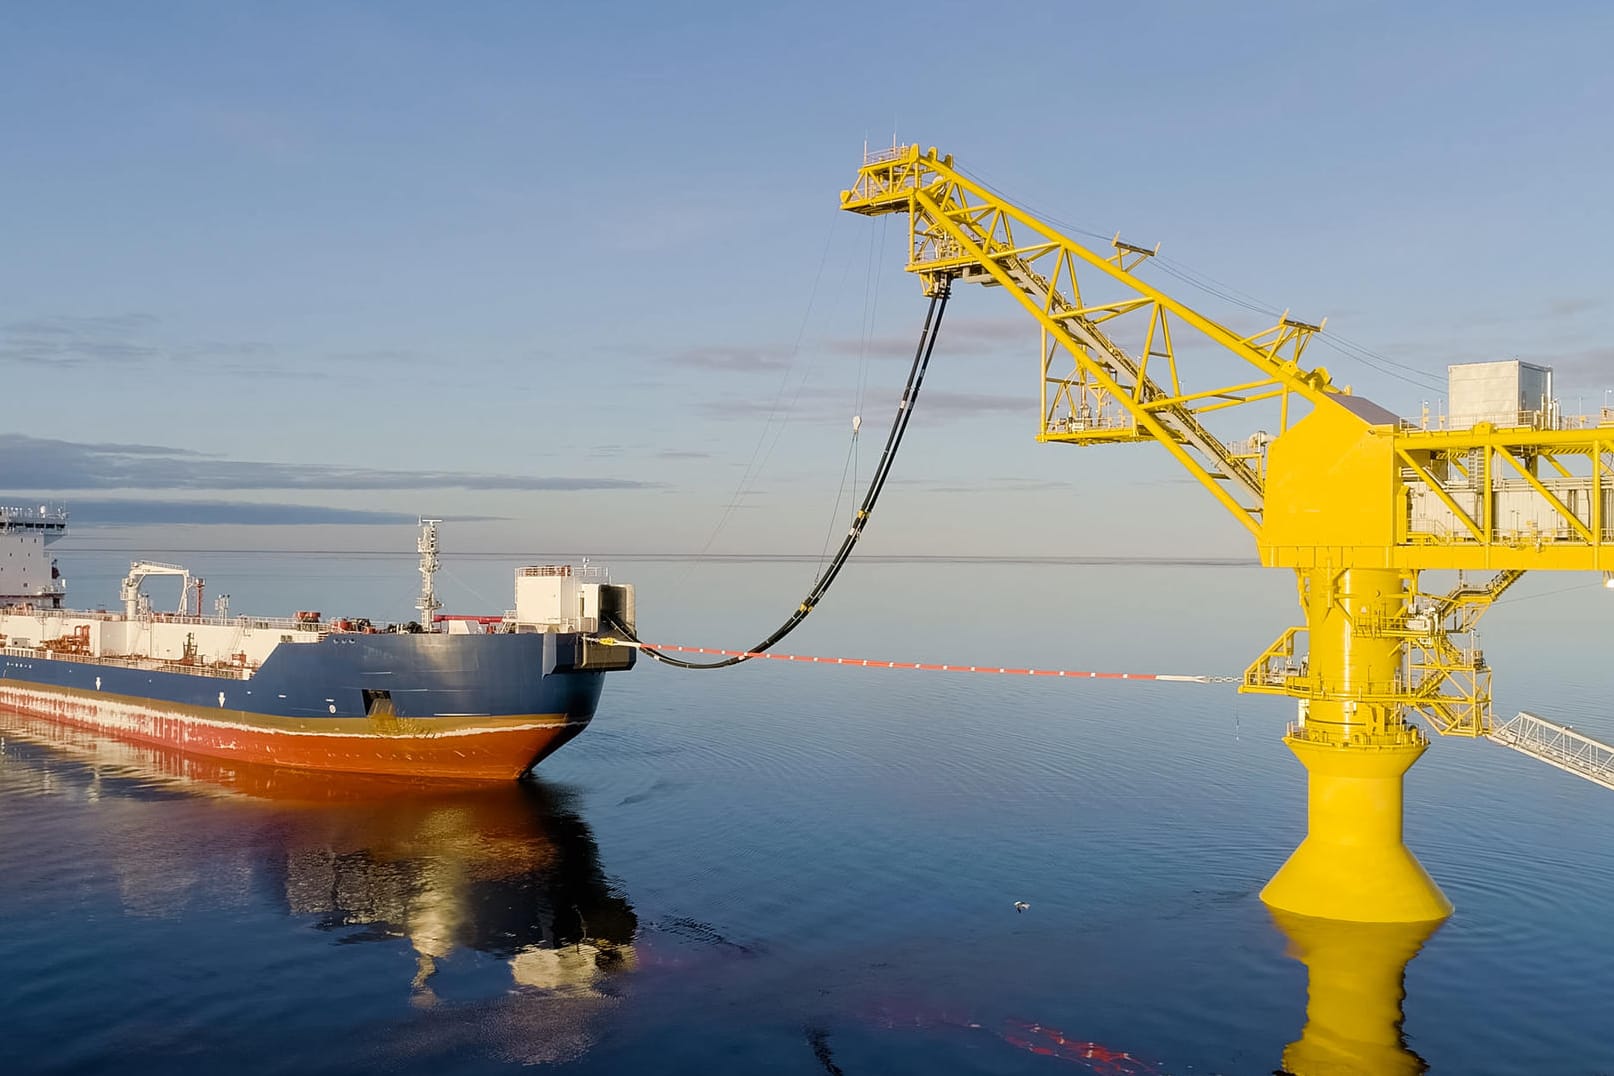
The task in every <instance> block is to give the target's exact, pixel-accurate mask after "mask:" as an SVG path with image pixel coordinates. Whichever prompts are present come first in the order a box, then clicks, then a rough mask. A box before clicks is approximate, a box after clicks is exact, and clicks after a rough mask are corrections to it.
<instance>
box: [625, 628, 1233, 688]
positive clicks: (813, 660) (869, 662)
mask: <svg viewBox="0 0 1614 1076" xmlns="http://www.w3.org/2000/svg"><path fill="white" fill-rule="evenodd" d="M597 641H598V642H601V643H604V644H605V645H607V646H634V647H639V648H641V649H644V650H657V651H665V652H667V653H674V654H708V655H711V656H713V657H722V658H752V659H766V660H768V661H795V662H802V663H805V664H808V665H855V666H858V667H859V668H864V669H912V670H915V671H918V672H957V673H990V674H992V675H993V676H1063V677H1068V678H1071V679H1076V680H1165V681H1170V682H1172V683H1179V684H1235V683H1237V682H1238V680H1239V678H1238V677H1236V676H1181V675H1173V674H1171V673H1126V672H1088V671H1084V670H1077V669H1010V668H1006V667H1002V666H997V665H937V664H934V663H931V662H922V661H877V660H875V659H873V658H824V657H813V656H811V655H808V654H773V653H768V652H766V651H755V650H719V649H717V648H716V647H710V646H674V645H672V644H669V643H647V642H637V643H635V642H629V641H628V640H626V639H617V638H614V637H611V636H601V637H600V638H599V639H598V640H597Z"/></svg>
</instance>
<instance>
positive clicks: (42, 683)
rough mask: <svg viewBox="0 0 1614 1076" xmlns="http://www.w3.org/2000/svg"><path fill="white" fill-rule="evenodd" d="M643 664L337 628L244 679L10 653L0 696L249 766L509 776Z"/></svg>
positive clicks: (617, 656)
mask: <svg viewBox="0 0 1614 1076" xmlns="http://www.w3.org/2000/svg"><path fill="white" fill-rule="evenodd" d="M636 657H637V654H636V653H635V652H634V651H632V650H624V649H614V650H611V649H606V648H602V647H599V646H598V644H592V643H590V642H589V641H588V640H586V639H585V638H584V637H583V636H581V635H577V634H554V633H506V634H489V635H457V634H435V633H433V634H402V633H399V634H393V633H378V634H368V633H364V634H361V633H332V634H329V635H326V636H324V637H323V638H321V639H320V640H319V641H318V642H313V643H282V644H281V645H280V646H278V647H276V648H275V650H274V651H273V652H272V653H271V654H270V655H269V657H268V658H267V659H265V661H264V662H263V664H262V665H261V666H260V667H259V668H258V669H257V670H256V671H255V672H254V673H253V674H252V675H251V676H250V678H248V679H241V678H240V676H239V674H237V673H236V672H234V671H233V670H228V669H225V670H218V671H217V672H206V671H203V670H200V669H198V670H196V671H165V670H162V669H151V668H133V667H129V666H128V665H127V664H123V663H114V662H103V661H98V660H95V659H91V658H87V657H81V656H74V655H66V654H54V655H47V654H45V653H43V652H37V653H32V654H28V655H26V656H20V655H19V653H18V652H17V651H15V650H12V651H10V652H8V653H0V705H5V706H9V707H12V708H14V709H18V710H21V711H23V712H27V713H34V714H38V715H40V716H44V717H52V718H56V719H59V720H62V721H66V722H68V723H72V724H77V725H84V726H87V727H92V728H97V729H102V730H104V731H107V732H110V733H112V734H114V735H120V736H124V737H127V738H132V739H135V740H140V741H144V742H151V743H159V744H164V745H167V746H174V747H179V748H181V749H183V750H190V751H195V752H197V753H201V754H209V755H214V756H221V757H230V758H239V759H242V760H247V761H255V762H268V763H271V764H276V765H290V766H299V767H304V768H313V769H341V770H355V771H362V772H385V773H405V774H416V775H426V776H436V777H475V778H479V779H484V778H490V777H501V778H509V777H514V776H519V775H520V774H521V773H524V772H525V771H526V770H527V769H529V768H530V767H531V766H532V765H533V764H534V763H536V762H537V761H538V760H539V759H540V758H542V757H543V756H544V755H547V754H548V753H549V752H551V751H553V750H554V749H555V748H556V747H559V746H560V744H562V743H564V742H565V741H566V740H569V739H571V738H572V737H573V736H575V735H576V734H577V733H578V732H581V731H582V729H583V728H584V727H585V726H586V725H587V724H588V722H589V721H590V720H591V719H592V718H593V716H594V711H595V707H596V706H597V704H598V702H599V698H600V691H601V688H602V687H603V682H604V677H605V672H606V671H607V670H608V669H610V670H614V669H624V668H628V667H631V666H632V664H633V662H634V659H635V658H636Z"/></svg>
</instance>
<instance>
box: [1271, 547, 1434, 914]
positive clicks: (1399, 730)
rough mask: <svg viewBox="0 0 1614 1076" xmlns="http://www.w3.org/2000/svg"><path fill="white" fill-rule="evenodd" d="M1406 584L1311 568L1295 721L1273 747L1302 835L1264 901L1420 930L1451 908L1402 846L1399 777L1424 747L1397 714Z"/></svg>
mask: <svg viewBox="0 0 1614 1076" xmlns="http://www.w3.org/2000/svg"><path fill="white" fill-rule="evenodd" d="M1410 582H1411V579H1410V577H1408V576H1406V575H1405V574H1403V573H1401V572H1397V571H1393V570H1375V569H1368V570H1363V569H1352V570H1346V571H1334V570H1331V569H1311V570H1308V571H1307V572H1306V573H1304V575H1303V578H1302V596H1303V601H1304V603H1305V608H1306V617H1307V625H1308V627H1309V629H1310V636H1311V651H1310V654H1309V655H1308V663H1309V667H1308V669H1307V673H1306V677H1307V681H1308V683H1309V686H1310V697H1309V698H1308V699H1307V700H1306V702H1305V703H1304V706H1305V709H1304V711H1303V712H1304V717H1303V719H1302V720H1301V721H1299V722H1297V723H1296V724H1295V725H1293V726H1291V727H1290V729H1289V734H1288V735H1287V736H1285V737H1284V742H1285V743H1286V744H1288V746H1289V749H1290V750H1291V751H1293V752H1294V753H1295V756H1296V757H1297V758H1299V759H1300V762H1301V764H1302V765H1304V766H1305V767H1306V774H1307V779H1308V782H1309V784H1310V792H1309V795H1308V810H1307V834H1306V839H1305V840H1304V841H1302V842H1301V844H1300V847H1299V848H1297V849H1295V851H1294V854H1293V855H1291V856H1290V857H1289V860H1288V862H1286V863H1285V864H1284V865H1283V866H1282V867H1281V868H1280V869H1279V870H1278V873H1277V874H1276V875H1274V876H1273V878H1272V881H1270V882H1268V883H1267V886H1266V888H1265V889H1263V890H1262V891H1261V899H1262V900H1263V901H1265V902H1266V903H1267V904H1268V905H1269V906H1271V907H1273V908H1276V909H1279V910H1281V911H1285V912H1291V913H1294V914H1297V915H1304V916H1311V917H1314V918H1318V919H1335V920H1345V921H1348V922H1354V923H1423V922H1429V921H1433V920H1441V919H1444V918H1446V917H1447V916H1448V915H1450V914H1451V911H1452V906H1451V902H1450V901H1449V900H1447V899H1446V896H1445V894H1443V893H1442V892H1441V891H1440V887H1438V886H1437V885H1435V883H1434V880H1433V879H1431V878H1430V877H1429V874H1428V872H1426V871H1425V870H1424V869H1423V866H1422V865H1421V864H1420V863H1419V862H1418V861H1417V860H1416V859H1415V858H1413V855H1412V853H1411V852H1409V851H1408V850H1407V847H1406V845H1405V844H1403V843H1402V839H1401V834H1402V829H1401V817H1402V793H1401V782H1402V775H1403V774H1405V773H1406V771H1407V770H1408V768H1410V767H1411V766H1412V764H1413V763H1414V762H1416V761H1417V760H1418V756H1419V755H1421V754H1423V752H1424V750H1425V749H1426V748H1427V747H1428V742H1427V740H1426V739H1425V738H1424V736H1423V734H1422V733H1421V732H1420V731H1419V730H1418V729H1417V728H1416V727H1414V726H1411V725H1408V724H1406V723H1405V721H1404V720H1403V719H1402V713H1403V706H1402V704H1401V703H1400V702H1399V701H1397V699H1398V696H1400V695H1402V694H1403V693H1404V692H1405V691H1406V686H1405V675H1404V646H1405V643H1404V638H1403V637H1401V636H1397V635H1396V634H1395V630H1396V627H1397V625H1399V624H1400V623H1401V620H1402V617H1403V616H1404V614H1405V610H1406V606H1407V601H1408V591H1409V585H1410Z"/></svg>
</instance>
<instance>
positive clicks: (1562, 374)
mask: <svg viewBox="0 0 1614 1076" xmlns="http://www.w3.org/2000/svg"><path fill="white" fill-rule="evenodd" d="M1530 361H1532V362H1534V363H1537V364H1538V365H1541V366H1550V367H1552V372H1553V373H1554V374H1555V375H1556V376H1557V377H1559V378H1567V379H1569V380H1572V381H1582V382H1596V383H1600V384H1601V383H1606V384H1608V385H1614V347H1610V346H1603V347H1588V348H1582V349H1581V350H1579V351H1570V352H1557V353H1554V354H1551V355H1541V356H1537V357H1536V358H1534V359H1531V360H1530Z"/></svg>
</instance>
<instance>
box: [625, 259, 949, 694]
mask: <svg viewBox="0 0 1614 1076" xmlns="http://www.w3.org/2000/svg"><path fill="white" fill-rule="evenodd" d="M951 290H952V288H951V281H947V280H943V281H942V282H941V284H940V285H939V286H938V287H937V289H936V292H935V294H934V295H932V296H931V297H930V307H929V309H927V310H926V311H925V324H924V327H923V328H921V329H920V330H919V345H918V347H917V348H916V349H915V350H914V356H913V365H911V366H910V367H909V368H908V381H907V383H906V384H905V385H904V386H903V389H902V400H901V401H900V402H899V403H898V404H897V414H896V417H895V418H894V419H892V421H891V430H890V432H889V433H888V434H887V435H886V439H885V449H884V451H883V452H881V454H880V462H879V464H878V465H877V466H876V467H875V469H874V475H873V477H871V478H870V479H869V489H868V492H867V493H866V494H864V496H863V503H862V504H861V505H860V506H859V507H858V510H857V513H856V514H855V515H853V517H852V526H851V528H850V529H849V530H848V531H847V532H846V537H845V538H843V539H842V540H841V546H840V548H839V549H837V550H836V551H835V556H834V557H832V558H830V562H829V566H828V567H827V568H825V569H824V573H823V574H822V575H820V576H819V577H818V581H817V582H816V583H814V584H813V586H812V589H811V590H809V591H808V592H807V596H806V597H805V598H803V599H802V601H801V604H800V605H798V606H797V607H796V611H795V612H793V613H791V614H790V616H788V617H787V618H785V622H784V623H783V624H781V625H779V627H778V628H776V629H775V630H774V632H773V634H771V635H769V636H768V637H767V638H765V639H763V640H762V641H761V642H759V643H757V644H756V645H755V646H752V647H749V648H747V650H745V651H744V652H741V653H738V654H736V655H735V656H732V657H728V658H724V659H723V660H722V661H711V662H698V661H684V660H683V659H681V658H675V657H672V656H670V655H668V654H664V653H661V652H660V651H658V650H656V649H654V648H652V647H649V646H645V645H643V643H642V642H641V640H640V639H639V637H638V636H637V635H636V634H634V632H633V631H631V630H630V629H629V628H628V627H627V625H625V624H623V623H622V622H621V621H620V620H618V619H617V618H616V617H608V618H607V619H608V620H609V621H610V626H611V627H612V628H614V629H615V630H616V631H617V632H618V633H620V634H621V635H622V636H623V637H624V638H626V639H627V640H628V641H629V642H632V643H639V644H640V645H639V650H640V651H641V652H642V653H645V654H649V655H650V656H651V657H652V658H654V659H655V660H656V661H659V662H661V663H662V664H664V665H672V666H674V667H676V668H680V669H724V668H727V667H729V666H730V665H738V664H740V663H741V662H743V661H749V660H750V659H751V658H752V657H753V656H755V655H757V654H760V653H761V652H763V651H765V650H767V649H769V648H770V647H772V646H773V645H774V644H775V643H777V642H779V640H781V639H783V638H784V637H785V636H787V635H789V634H790V633H791V632H793V631H795V630H796V628H797V627H798V626H799V625H800V624H801V622H802V621H804V620H806V619H807V617H808V615H809V614H810V613H812V611H813V609H814V608H815V607H816V606H817V605H818V603H819V602H820V601H821V600H823V597H824V595H825V594H827V593H829V588H830V587H831V586H832V585H834V583H835V579H836V577H837V576H839V575H840V573H841V569H842V568H843V567H845V566H846V562H847V560H848V559H849V558H850V557H851V555H852V550H853V548H854V547H856V545H857V543H858V539H860V538H862V537H863V530H864V528H865V527H867V526H868V523H869V517H870V515H871V514H872V513H873V512H874V506H875V504H876V502H878V501H879V499H880V491H881V490H883V489H884V488H885V483H886V479H887V478H888V477H890V474H891V465H892V464H893V463H894V462H896V458H897V450H898V448H900V447H901V445H902V439H903V436H904V435H905V434H906V433H907V430H908V423H909V422H910V421H911V420H912V419H913V411H914V403H915V402H916V401H917V400H918V399H919V387H920V386H921V385H922V384H923V383H924V380H925V371H926V370H927V369H929V367H930V356H931V354H932V352H934V351H935V350H936V338H937V337H938V336H939V335H940V333H941V322H942V314H943V313H944V312H945V311H946V309H947V299H948V296H949V294H950V292H951Z"/></svg>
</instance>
